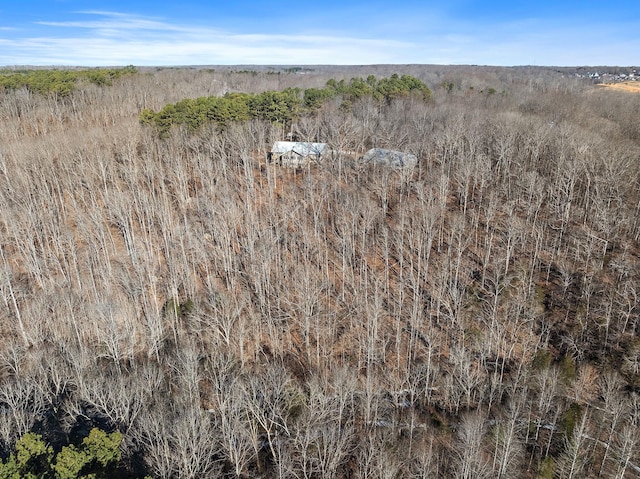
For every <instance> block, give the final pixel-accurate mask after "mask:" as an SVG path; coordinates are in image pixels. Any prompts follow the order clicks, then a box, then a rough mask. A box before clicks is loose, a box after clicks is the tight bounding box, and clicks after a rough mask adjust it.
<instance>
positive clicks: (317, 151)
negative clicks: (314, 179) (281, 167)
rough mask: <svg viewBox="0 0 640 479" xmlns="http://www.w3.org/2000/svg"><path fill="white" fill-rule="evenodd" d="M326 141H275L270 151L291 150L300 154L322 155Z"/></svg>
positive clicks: (283, 151) (282, 151)
mask: <svg viewBox="0 0 640 479" xmlns="http://www.w3.org/2000/svg"><path fill="white" fill-rule="evenodd" d="M327 149H328V146H327V144H326V143H308V142H302V141H276V142H275V143H274V144H273V148H271V153H278V154H284V153H289V152H293V153H296V154H298V155H300V156H309V155H322V154H323V153H324V152H325V151H327Z"/></svg>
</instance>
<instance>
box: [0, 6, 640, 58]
mask: <svg viewBox="0 0 640 479" xmlns="http://www.w3.org/2000/svg"><path fill="white" fill-rule="evenodd" d="M256 64H257V65H318V64H331V65H368V64H441V65H460V64H465V65H504V66H516V65H548V66H589V65H611V66H613V65H619V66H638V65H639V64H640V1H638V0H629V1H627V0H599V1H591V0H582V1H562V0H537V1H536V2H531V1H526V2H523V1H519V0H509V1H483V2H481V1H472V0H439V1H438V2H434V1H430V0H423V1H418V0H393V1H378V0H367V1H363V0H353V1H350V0H342V1H340V0H322V1H316V2H311V1H308V0H301V1H299V2H282V1H280V2H276V1H272V0H264V1H262V0H232V1H205V0H183V1H180V2H173V1H166V0H154V1H147V0H127V1H125V0H87V1H79V0H49V1H45V0H29V1H26V2H20V1H9V0H3V1H2V2H0V66H14V65H16V66H26V65H33V66H87V67H89V66H124V65H135V66H182V65H256Z"/></svg>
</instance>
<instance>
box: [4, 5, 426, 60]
mask: <svg viewBox="0 0 640 479" xmlns="http://www.w3.org/2000/svg"><path fill="white" fill-rule="evenodd" d="M81 13H82V14H83V15H89V16H92V17H97V18H90V19H87V20H78V21H76V20H74V21H63V22H48V21H41V22H38V23H39V24H40V25H43V26H47V27H53V28H54V30H55V31H54V32H52V33H55V35H48V36H41V37H29V38H20V39H6V38H5V39H3V38H1V36H0V47H1V48H0V51H1V52H0V64H25V63H28V64H41V65H52V64H60V65H120V64H136V65H186V64H216V63H221V64H222V63H227V64H229V63H230V64H239V63H292V64H293V63H295V64H303V63H307V64H310V63H353V62H354V59H359V61H358V63H375V62H390V63H392V62H393V61H394V58H396V57H397V56H398V52H399V51H401V50H403V49H404V50H407V49H411V48H413V47H414V46H413V45H411V44H410V43H409V42H403V41H398V40H378V39H368V38H358V37H350V36H324V35H283V34H274V35H270V34H264V33H259V34H258V33H256V34H238V33H234V32H226V31H223V30H218V29H213V28H202V27H197V28H192V27H189V26H184V25H175V24H171V23H167V22H164V21H162V20H159V19H155V18H147V17H141V16H134V15H127V14H121V13H116V12H102V11H91V12H81ZM58 30H60V31H58Z"/></svg>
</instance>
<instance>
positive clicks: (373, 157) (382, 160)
mask: <svg viewBox="0 0 640 479" xmlns="http://www.w3.org/2000/svg"><path fill="white" fill-rule="evenodd" d="M362 161H364V162H365V163H371V164H374V165H379V166H389V167H391V168H413V167H414V166H416V164H417V163H418V158H417V157H416V155H412V154H411V153H403V152H402V151H394V150H385V149H382V148H372V149H370V150H369V151H367V152H366V153H365V154H364V156H363V157H362Z"/></svg>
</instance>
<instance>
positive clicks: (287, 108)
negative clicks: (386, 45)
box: [140, 74, 431, 135]
mask: <svg viewBox="0 0 640 479" xmlns="http://www.w3.org/2000/svg"><path fill="white" fill-rule="evenodd" d="M410 95H416V96H417V97H418V98H419V99H420V100H422V101H428V100H429V99H430V98H431V90H430V89H429V87H427V86H426V85H425V84H424V83H423V82H422V81H420V80H419V79H418V78H415V77H413V76H410V75H402V76H398V75H397V74H394V75H392V76H391V77H389V78H381V79H376V77H374V76H373V75H369V77H368V78H367V79H366V80H365V79H362V78H352V79H351V80H350V81H349V82H346V81H344V80H340V81H336V80H334V79H331V80H329V81H327V83H326V85H325V87H324V88H308V89H304V90H303V89H300V88H287V89H285V90H282V91H274V90H269V91H264V92H262V93H257V94H249V93H227V94H225V95H224V96H221V97H218V96H209V97H200V98H195V99H184V100H181V101H179V102H177V103H170V104H168V105H165V106H164V107H163V108H162V109H160V111H158V112H155V111H153V110H150V109H145V110H143V111H142V112H141V113H140V121H141V122H142V123H144V124H148V125H152V126H154V127H155V128H156V129H157V130H158V132H159V133H160V134H161V135H163V134H166V133H167V132H168V131H169V129H171V127H172V126H174V125H175V126H177V125H182V126H186V127H187V128H188V129H189V130H190V131H195V130H197V129H198V128H200V127H201V126H202V125H204V124H207V123H211V122H213V123H215V124H216V125H218V126H220V127H224V126H226V125H227V124H228V123H229V122H238V121H247V120H251V119H259V120H264V121H269V122H275V123H281V124H283V125H286V124H289V123H290V122H291V121H292V120H294V119H296V118H298V117H300V116H303V115H309V114H312V113H313V112H314V111H316V110H317V109H318V108H320V107H321V106H322V105H323V104H324V103H325V102H327V101H328V100H331V99H334V98H340V99H342V104H343V107H345V108H348V107H349V106H350V105H352V104H353V103H354V102H356V101H358V100H361V99H363V98H374V99H375V100H377V101H381V102H391V101H392V100H394V99H396V98H401V97H405V96H410Z"/></svg>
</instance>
